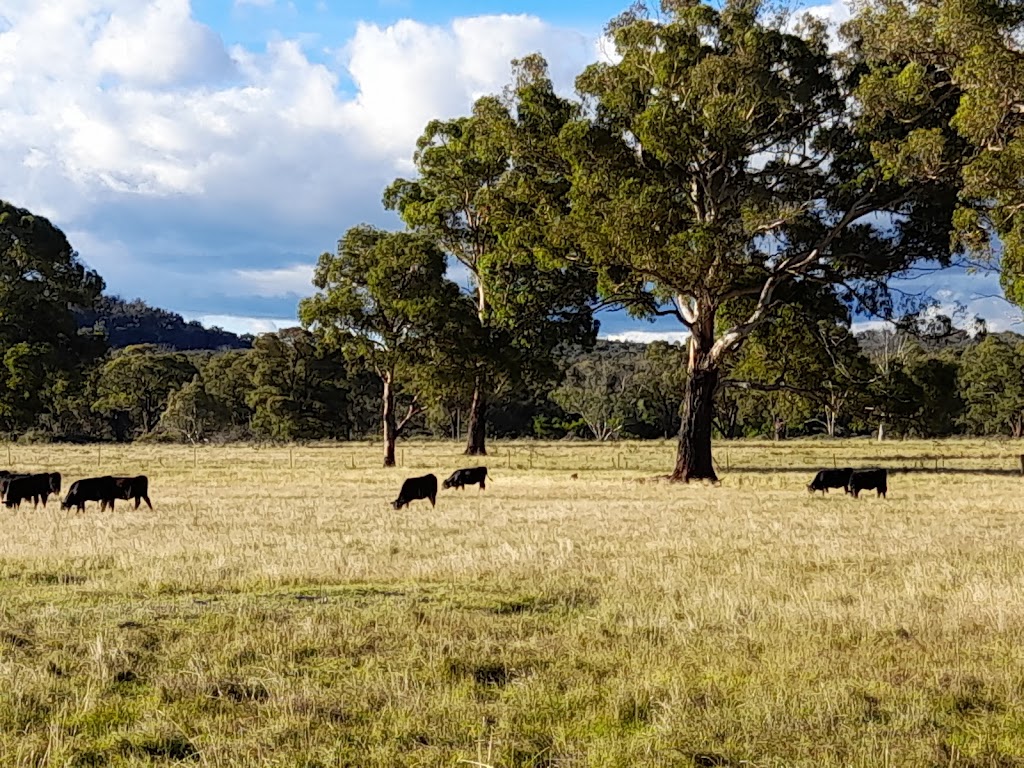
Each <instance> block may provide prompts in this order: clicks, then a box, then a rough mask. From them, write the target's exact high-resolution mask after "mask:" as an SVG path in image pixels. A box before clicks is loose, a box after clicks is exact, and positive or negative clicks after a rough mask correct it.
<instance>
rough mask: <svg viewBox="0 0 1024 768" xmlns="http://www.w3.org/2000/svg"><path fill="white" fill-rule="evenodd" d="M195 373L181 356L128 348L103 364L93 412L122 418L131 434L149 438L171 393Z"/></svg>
mask: <svg viewBox="0 0 1024 768" xmlns="http://www.w3.org/2000/svg"><path fill="white" fill-rule="evenodd" d="M196 372H197V371H196V367H195V365H193V363H192V361H191V360H189V358H188V357H187V356H186V355H184V354H181V353H179V352H160V351H159V350H158V349H157V348H155V347H153V346H152V345H147V344H138V345H135V346H132V347H126V348H125V349H123V350H120V351H118V352H116V353H115V354H114V355H112V356H111V358H110V359H109V360H108V361H107V362H106V363H104V364H103V366H102V368H101V370H100V375H99V379H98V381H97V385H96V394H97V399H96V401H95V402H94V403H93V406H92V407H93V410H94V411H97V412H98V413H103V414H107V415H114V414H119V415H121V416H122V417H123V418H125V419H127V431H128V433H129V434H132V435H139V434H143V435H145V434H149V433H150V432H151V431H152V430H153V429H154V428H155V427H156V425H157V423H158V422H159V420H160V415H161V413H163V411H164V408H165V407H166V406H167V400H168V398H169V397H170V395H171V393H172V392H173V391H174V390H175V389H177V388H179V387H181V386H182V385H184V384H185V383H186V382H189V381H191V380H192V378H193V377H194V376H195V375H196Z"/></svg>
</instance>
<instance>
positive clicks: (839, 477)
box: [807, 467, 889, 499]
mask: <svg viewBox="0 0 1024 768" xmlns="http://www.w3.org/2000/svg"><path fill="white" fill-rule="evenodd" d="M888 474H889V473H888V472H887V471H886V470H884V469H853V468H851V467H845V468H844V469H823V470H821V471H820V472H818V474H816V475H815V476H814V479H813V480H811V482H810V483H809V484H808V485H807V490H808V491H810V492H811V493H814V492H815V491H821V493H822V495H824V494H826V493H828V489H829V488H842V489H843V490H844V491H846V493H848V494H850V495H851V496H853V498H855V499H856V498H857V497H858V496H859V495H860V492H861V491H877V493H876V496H881V497H883V498H885V494H886V493H888V492H889V484H888V480H889V477H888Z"/></svg>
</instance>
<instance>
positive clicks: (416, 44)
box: [344, 15, 594, 160]
mask: <svg viewBox="0 0 1024 768" xmlns="http://www.w3.org/2000/svg"><path fill="white" fill-rule="evenodd" d="M593 49H594V41H592V40H589V39H588V38H587V37H585V36H584V35H582V34H580V33H578V32H574V31H572V30H567V29H558V28H555V27H551V26H550V25H548V24H546V23H544V22H543V21H541V20H540V19H538V18H536V17H534V16H526V15H520V16H509V15H501V16H477V17H472V18H463V19H456V20H455V21H454V22H453V23H452V24H451V26H449V27H439V26H434V25H427V24H422V23H420V22H417V21H412V20H410V19H404V20H402V21H399V22H397V23H395V24H393V25H391V26H388V27H381V26H378V25H376V24H367V23H361V24H359V25H358V27H357V29H356V34H355V37H354V38H353V39H352V40H351V42H350V43H349V44H348V45H347V46H346V49H345V54H346V63H347V68H348V70H349V73H350V75H351V77H352V79H353V81H354V82H355V84H356V87H357V89H358V95H357V96H356V98H355V99H354V100H352V101H351V102H349V103H347V104H346V105H345V106H344V112H345V115H346V117H347V118H348V120H350V121H351V122H352V124H354V125H357V126H359V127H360V128H361V129H362V132H363V134H364V135H365V137H366V139H367V140H368V141H369V142H371V144H372V146H373V147H374V148H375V149H377V150H378V151H381V152H385V153H388V154H392V155H394V156H395V157H396V159H398V160H406V159H407V158H408V157H409V156H410V155H411V150H412V148H413V146H414V143H415V141H416V138H417V137H418V136H419V134H420V133H421V132H422V130H423V128H424V126H425V125H426V123H427V122H428V121H429V120H431V119H433V118H445V117H453V116H456V115H460V114H465V113H466V112H467V111H468V107H469V106H470V105H471V104H472V102H473V100H474V99H476V98H478V97H480V96H482V95H485V94H490V93H497V92H499V91H500V90H501V88H502V87H503V86H504V85H505V84H506V83H508V81H509V79H510V77H511V60H512V59H513V58H516V57H520V56H523V55H526V54H528V53H531V52H533V51H536V50H541V51H542V52H544V53H546V54H547V56H548V60H549V63H550V66H551V75H552V80H553V81H554V82H555V84H556V86H558V87H559V88H560V89H561V90H562V91H563V92H570V91H571V90H572V85H573V81H574V78H575V76H576V75H577V74H578V73H579V71H580V70H581V69H582V68H583V66H584V65H585V64H587V63H588V62H589V61H591V60H592V59H593V58H594V56H593Z"/></svg>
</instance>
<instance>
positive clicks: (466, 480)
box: [391, 467, 487, 509]
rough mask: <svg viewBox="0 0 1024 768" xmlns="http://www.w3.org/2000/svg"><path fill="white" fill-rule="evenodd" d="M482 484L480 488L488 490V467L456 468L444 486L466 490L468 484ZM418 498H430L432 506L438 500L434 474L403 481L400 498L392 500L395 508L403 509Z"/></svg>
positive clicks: (442, 485) (399, 493)
mask: <svg viewBox="0 0 1024 768" xmlns="http://www.w3.org/2000/svg"><path fill="white" fill-rule="evenodd" d="M477 484H479V485H480V490H481V491H484V490H487V467H472V468H470V469H456V470H455V471H454V472H452V474H451V477H449V478H448V479H447V480H445V481H444V482H443V483H442V484H441V487H442V488H458V489H459V490H460V491H464V490H466V486H467V485H477ZM417 499H429V500H430V506H434V504H435V503H436V502H437V478H436V477H435V476H434V475H422V476H420V477H410V478H409V479H408V480H406V481H405V482H404V483H402V490H400V491H399V492H398V498H397V499H395V500H394V501H392V502H391V506H392V507H394V508H395V509H401V508H402V507H404V506H405V505H406V504H408V503H409V502H410V501H416V500H417Z"/></svg>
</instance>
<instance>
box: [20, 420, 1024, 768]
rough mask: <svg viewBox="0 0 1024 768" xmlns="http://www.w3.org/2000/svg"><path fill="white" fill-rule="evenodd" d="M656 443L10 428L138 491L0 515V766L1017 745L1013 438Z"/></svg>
mask: <svg viewBox="0 0 1024 768" xmlns="http://www.w3.org/2000/svg"><path fill="white" fill-rule="evenodd" d="M3 450H4V449H2V448H0V458H3ZM673 450H674V447H673V446H672V445H671V444H669V443H647V444H643V443H625V444H610V445H596V444H590V443H544V444H530V443H497V444H495V445H494V446H493V450H492V455H491V456H490V457H487V459H485V460H483V461H481V462H478V461H476V460H467V459H466V458H464V457H462V456H460V455H459V454H458V451H459V447H458V446H457V445H455V444H452V443H416V442H410V443H405V444H404V445H403V446H402V447H401V449H400V451H399V459H400V461H402V462H403V464H404V467H402V468H400V469H395V470H384V469H382V468H380V467H379V461H380V456H379V454H380V449H379V446H374V445H369V444H365V443H363V444H346V445H339V446H307V447H295V448H293V449H288V448H264V449H260V450H256V449H254V448H250V447H225V448H212V447H210V448H208V447H203V448H200V449H198V450H197V451H195V452H193V450H192V449H191V448H185V447H151V446H145V447H143V446H126V447H110V446H104V447H102V448H100V449H97V448H96V447H95V446H91V447H82V446H74V447H72V446H57V447H44V448H36V447H23V446H14V447H13V448H12V455H11V457H10V461H11V468H12V469H18V470H29V469H50V470H58V471H61V472H62V473H63V474H64V482H65V487H67V485H69V484H70V482H72V481H73V480H74V479H77V478H79V477H85V476H92V475H98V474H105V473H115V474H138V473H144V474H147V475H149V477H150V489H151V492H150V496H151V497H152V499H153V503H154V506H155V511H153V512H150V511H149V510H148V509H146V508H145V506H143V508H142V509H140V510H138V511H136V510H134V509H132V508H131V505H130V504H128V503H124V502H119V503H118V506H117V509H116V511H114V512H113V513H111V512H109V511H108V512H106V513H100V512H99V509H98V505H95V504H90V505H89V507H88V508H87V512H86V513H85V514H82V515H77V514H75V513H74V512H73V511H70V512H65V511H61V510H60V509H59V505H58V504H55V503H54V502H53V501H51V503H50V505H49V506H48V507H47V508H46V509H45V510H43V509H42V508H40V509H39V510H38V511H33V510H32V508H31V506H28V507H24V506H23V507H22V509H21V510H20V511H18V512H8V511H4V512H2V513H0V514H2V515H3V536H0V669H2V671H3V679H4V685H3V686H2V687H0V765H4V766H7V765H11V766H19V765H24V766H29V765H32V766H41V765H61V766H63V765H71V766H90V765H95V766H99V765H173V764H196V765H212V766H227V765H232V766H234V765H238V766H258V765H280V766H305V767H306V768H313V766H325V767H326V766H337V765H351V766H401V765H407V766H414V765H415V766H453V765H458V764H460V761H473V762H476V763H480V764H483V765H489V766H670V765H671V766H674V765H684V766H685V765H690V764H696V765H755V766H808V767H810V766H884V765H891V766H936V767H938V766H963V767H966V766H979V767H980V766H1012V765H1024V762H1022V761H1021V756H1022V755H1024V655H1022V654H1021V653H1020V649H1021V647H1024V642H1022V641H1024V575H1022V574H1024V526H1022V525H1021V524H1020V521H1021V519H1022V512H1024V496H1022V494H1021V490H1022V483H1024V479H1022V478H1020V477H1015V476H1013V475H1011V474H1002V475H984V474H966V473H956V474H942V473H939V474H936V473H935V471H934V470H935V469H936V468H939V469H943V468H944V469H946V470H968V469H970V470H979V469H984V468H990V469H1001V470H1007V471H1010V470H1014V469H1016V468H1019V466H1020V464H1019V457H1018V454H1019V453H1020V452H1021V451H1022V450H1024V449H1022V448H1021V447H1020V446H1019V445H1018V444H1016V443H1012V442H980V441H956V442H953V441H951V442H945V443H941V442H930V441H929V442H890V443H884V444H881V445H879V444H877V443H874V442H870V441H866V440H865V441H850V442H810V441H807V442H794V443H783V444H771V443H732V444H723V445H720V446H718V447H717V449H716V459H717V460H718V462H719V464H720V466H721V472H722V485H721V486H720V487H711V486H706V485H700V484H693V485H690V486H676V485H670V484H667V483H663V482H658V481H656V480H655V479H654V478H655V477H656V476H657V475H658V474H663V473H664V472H666V471H667V470H668V469H669V467H670V466H671V464H672V458H673ZM476 463H486V464H487V465H488V466H489V467H490V469H491V479H489V480H488V489H487V491H485V492H482V493H481V492H479V491H478V490H477V489H476V488H475V487H473V488H469V489H467V490H465V491H452V490H449V491H442V492H441V494H440V496H439V498H438V504H437V507H436V508H431V507H430V505H429V503H428V502H425V501H418V502H414V503H413V504H412V505H411V506H410V507H408V508H405V509H403V510H400V511H395V510H392V509H391V508H390V506H389V502H390V501H391V500H392V499H394V498H395V496H396V495H397V491H398V488H399V486H400V485H401V480H402V478H404V477H405V476H408V475H413V474H422V473H423V472H425V471H433V472H434V473H435V474H437V475H438V478H439V480H443V479H444V477H445V476H447V474H448V473H450V472H451V471H452V470H453V469H455V468H457V467H460V466H473V465H474V464H476ZM833 465H838V466H847V465H853V466H871V465H878V466H887V467H890V468H897V467H904V468H911V469H917V470H921V469H930V470H931V472H920V471H919V472H916V473H911V474H894V475H893V476H892V477H891V478H890V483H889V490H890V493H889V498H888V500H883V499H876V498H875V497H874V494H873V492H869V493H867V494H865V495H864V496H862V498H861V499H859V500H857V501H855V500H853V499H851V498H848V497H844V496H843V494H842V493H841V492H836V491H833V492H832V493H831V494H830V495H829V496H827V497H824V498H823V497H822V496H820V495H816V496H810V495H809V494H808V493H807V491H806V489H805V485H806V483H807V482H808V481H809V479H810V477H811V475H812V474H813V470H814V469H816V468H819V467H827V466H833ZM727 467H728V470H727V469H726V468H727ZM572 474H577V475H578V479H576V480H573V479H571V475H572ZM641 480H642V481H644V482H639V481H641ZM744 761H746V762H744ZM461 764H463V765H465V764H467V763H465V762H463V763H461Z"/></svg>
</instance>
